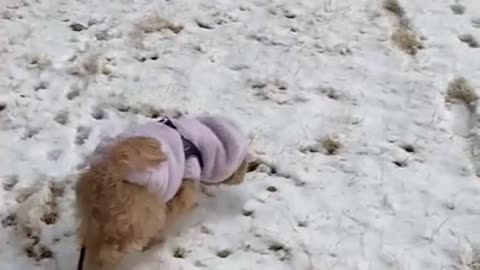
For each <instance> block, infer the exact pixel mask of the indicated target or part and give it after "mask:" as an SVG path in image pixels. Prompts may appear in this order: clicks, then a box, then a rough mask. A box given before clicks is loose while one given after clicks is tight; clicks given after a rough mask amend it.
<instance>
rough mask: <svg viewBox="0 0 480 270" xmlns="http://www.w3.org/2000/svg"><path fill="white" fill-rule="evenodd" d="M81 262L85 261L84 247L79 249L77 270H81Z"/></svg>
mask: <svg viewBox="0 0 480 270" xmlns="http://www.w3.org/2000/svg"><path fill="white" fill-rule="evenodd" d="M83 261H85V246H82V248H81V249H80V257H78V264H77V270H83Z"/></svg>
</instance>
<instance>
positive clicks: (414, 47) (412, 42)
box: [392, 27, 423, 55]
mask: <svg viewBox="0 0 480 270" xmlns="http://www.w3.org/2000/svg"><path fill="white" fill-rule="evenodd" d="M392 41H393V42H394V43H395V44H396V45H397V46H398V47H399V48H400V49H401V50H403V51H404V52H406V53H407V54H410V55H416V54H417V52H418V50H420V49H422V48H423V44H422V42H420V41H419V40H418V38H417V35H416V34H415V32H414V31H412V30H410V29H407V28H405V27H399V28H397V29H396V30H395V32H394V33H393V34H392Z"/></svg>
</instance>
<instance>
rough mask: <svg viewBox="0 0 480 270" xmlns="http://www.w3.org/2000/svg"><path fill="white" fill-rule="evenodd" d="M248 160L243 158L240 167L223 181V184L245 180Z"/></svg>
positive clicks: (238, 182) (236, 183) (239, 182)
mask: <svg viewBox="0 0 480 270" xmlns="http://www.w3.org/2000/svg"><path fill="white" fill-rule="evenodd" d="M247 168H248V162H247V161H246V160H244V161H243V162H242V164H241V165H240V167H239V168H238V169H237V170H236V171H235V172H234V173H233V174H232V176H230V177H229V178H227V180H225V181H223V182H222V184H225V185H239V184H241V183H242V182H243V181H244V180H245V175H246V174H247Z"/></svg>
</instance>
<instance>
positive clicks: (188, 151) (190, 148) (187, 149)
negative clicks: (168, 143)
mask: <svg viewBox="0 0 480 270" xmlns="http://www.w3.org/2000/svg"><path fill="white" fill-rule="evenodd" d="M158 122H159V123H162V124H164V125H166V126H168V127H170V128H173V129H175V130H176V131H177V132H178V133H179V134H180V137H181V138H182V143H183V152H184V153H185V158H188V157H191V156H195V157H197V159H198V163H200V167H201V168H203V160H202V154H201V153H200V150H198V148H197V147H196V146H195V145H194V144H193V143H192V142H191V141H190V140H188V139H186V138H185V137H183V135H182V134H181V133H180V132H179V131H178V129H177V127H176V126H175V124H173V122H172V120H170V119H169V118H168V117H164V118H162V119H160V120H158Z"/></svg>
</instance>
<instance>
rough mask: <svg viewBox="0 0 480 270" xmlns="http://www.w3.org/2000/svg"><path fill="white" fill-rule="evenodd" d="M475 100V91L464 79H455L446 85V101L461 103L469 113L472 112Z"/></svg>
mask: <svg viewBox="0 0 480 270" xmlns="http://www.w3.org/2000/svg"><path fill="white" fill-rule="evenodd" d="M477 99H478V96H477V94H476V93H475V89H473V87H472V86H471V85H470V83H469V82H468V81H467V79H465V78H464V77H457V78H455V79H453V80H452V81H451V82H450V83H449V84H448V88H447V97H446V101H448V102H452V101H460V102H463V103H464V104H465V105H466V106H467V107H468V108H469V109H470V110H471V111H474V110H475V106H476V102H477Z"/></svg>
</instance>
